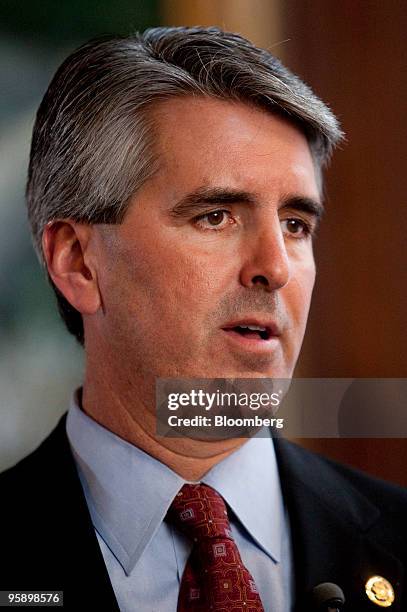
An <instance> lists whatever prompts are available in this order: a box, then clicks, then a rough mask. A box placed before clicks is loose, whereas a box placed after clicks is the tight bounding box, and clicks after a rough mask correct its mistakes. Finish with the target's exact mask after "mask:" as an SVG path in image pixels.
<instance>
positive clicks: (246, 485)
mask: <svg viewBox="0 0 407 612" xmlns="http://www.w3.org/2000/svg"><path fill="white" fill-rule="evenodd" d="M67 434H68V438H69V441H70V444H71V448H72V452H73V455H74V458H75V461H76V464H77V467H78V473H79V477H80V480H81V483H82V486H83V489H84V492H85V496H86V501H87V504H88V507H89V511H90V515H91V518H92V521H93V524H94V527H95V529H96V530H97V531H98V533H99V534H100V536H101V537H102V538H103V540H104V541H105V542H106V544H107V545H108V546H109V548H110V550H111V551H112V553H113V554H114V555H115V557H116V558H117V559H118V561H119V562H120V564H121V565H122V567H123V569H124V571H125V572H126V574H130V573H131V571H132V569H133V568H134V566H135V565H136V563H137V561H138V560H139V558H140V557H141V555H142V553H143V551H144V550H145V548H146V547H147V545H148V543H149V542H150V541H151V539H152V538H153V537H154V535H155V533H156V531H157V530H158V528H159V527H160V525H161V523H162V521H163V520H164V518H165V515H166V513H167V510H168V508H169V506H170V505H171V502H172V500H173V499H174V497H175V495H176V493H177V492H178V491H179V489H180V488H181V487H182V485H183V484H185V482H186V481H185V480H184V479H183V478H182V477H181V476H179V475H178V474H176V473H175V472H173V471H172V470H171V469H170V468H169V467H167V466H166V465H165V464H163V463H161V462H160V461H158V460H157V459H154V458H153V457H151V456H150V455H148V454H147V453H145V452H144V451H142V450H141V449H139V448H137V447H136V446H134V445H132V444H130V443H128V442H126V441H125V440H123V439H122V438H119V437H118V436H117V435H115V434H114V433H113V432H111V431H109V430H108V429H106V428H104V427H103V426H102V425H100V424H99V423H97V422H96V421H94V420H93V419H91V418H90V417H89V416H88V415H86V414H85V413H84V412H83V410H81V409H80V408H79V406H78V395H77V394H75V395H74V397H73V399H72V402H71V406H70V409H69V412H68V417H67ZM101 449H102V450H101ZM264 466H267V469H264ZM202 482H204V483H205V484H207V485H209V486H211V487H213V488H214V489H216V490H217V491H218V492H219V493H220V494H221V495H222V496H223V497H224V499H225V500H226V502H227V503H228V504H229V506H230V507H231V509H232V510H233V512H234V514H235V515H236V516H237V518H238V519H239V520H240V521H241V523H242V524H243V525H244V527H245V528H246V529H247V531H248V532H249V533H250V535H251V536H252V538H253V539H254V540H255V542H256V543H257V544H258V545H259V546H260V547H261V548H262V549H263V550H264V551H265V552H266V553H267V554H268V555H269V556H270V557H271V558H272V559H274V561H276V562H279V561H280V558H281V534H282V525H283V520H284V508H283V502H282V495H281V488H280V481H279V476H278V469H277V462H276V458H275V454H274V446H273V443H272V440H271V438H270V437H267V438H261V437H258V436H256V437H254V438H252V439H250V440H248V441H247V442H246V443H245V444H244V445H243V446H242V447H240V448H239V449H238V450H237V451H235V452H234V453H232V454H231V455H229V456H228V457H227V458H225V459H224V460H223V461H221V462H220V463H218V464H217V465H216V466H214V467H213V468H212V469H211V470H210V471H209V472H208V473H207V474H206V475H205V476H204V477H203V478H202ZM151 483H159V486H151ZM259 509H261V511H259Z"/></svg>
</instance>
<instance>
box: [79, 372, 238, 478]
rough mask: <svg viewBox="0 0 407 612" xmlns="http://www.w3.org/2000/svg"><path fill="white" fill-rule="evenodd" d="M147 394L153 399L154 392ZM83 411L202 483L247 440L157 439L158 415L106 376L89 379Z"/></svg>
mask: <svg viewBox="0 0 407 612" xmlns="http://www.w3.org/2000/svg"><path fill="white" fill-rule="evenodd" d="M101 381H102V382H101ZM146 395H148V396H150V397H151V396H153V394H152V393H149V394H146ZM150 406H151V404H150ZM82 409H83V410H84V412H85V413H86V414H87V415H88V416H90V417H91V418H92V419H94V420H95V421H96V422H97V423H99V424H100V425H102V426H103V427H105V428H106V429H109V430H110V431H112V432H113V433H114V434H116V435H117V436H119V437H120V438H122V439H123V440H126V442H129V443H130V444H133V445H134V446H137V447H138V448H140V449H141V450H143V451H144V452H146V453H148V454H149V455H151V456H152V457H154V458H155V459H158V461H161V462H162V463H164V464H165V465H167V466H168V467H169V468H170V469H172V470H173V471H174V472H176V473H177V474H179V475H180V476H182V478H185V480H189V481H198V480H200V479H201V478H202V476H203V475H204V474H206V472H208V471H209V470H210V469H211V468H212V467H213V466H214V465H216V464H217V463H219V462H220V461H222V460H223V459H225V458H226V457H227V456H228V455H230V454H231V453H233V452H234V451H235V450H237V449H238V448H239V447H240V446H242V444H244V442H245V441H247V440H246V439H245V438H235V439H231V440H217V441H210V442H206V441H200V440H192V439H190V438H186V437H185V438H168V437H161V436H158V435H157V434H156V417H155V414H154V413H153V412H152V411H151V408H150V410H148V409H147V408H146V402H143V400H142V398H141V397H140V394H138V395H136V394H135V393H131V390H127V391H126V392H123V390H120V389H116V388H113V387H112V386H109V384H107V381H106V379H103V377H97V380H93V379H92V377H91V376H86V378H85V383H84V386H83V393H82Z"/></svg>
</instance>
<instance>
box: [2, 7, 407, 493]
mask: <svg viewBox="0 0 407 612" xmlns="http://www.w3.org/2000/svg"><path fill="white" fill-rule="evenodd" d="M153 25H218V26H221V27H223V28H225V29H228V30H233V31H237V32H239V33H241V34H243V35H245V36H246V37H248V38H250V39H251V40H253V41H254V42H255V43H257V44H258V45H260V46H264V47H267V48H269V49H270V50H271V51H272V52H273V53H274V54H275V55H277V56H278V57H280V58H281V59H282V60H283V62H284V63H286V64H287V65H288V67H290V68H291V69H292V70H293V71H294V72H296V73H298V74H299V75H300V76H301V77H302V78H303V79H304V80H305V81H306V82H308V83H309V84H310V85H311V86H312V88H313V89H314V90H315V92H316V93H317V94H318V95H320V96H321V97H322V99H323V100H324V101H325V102H328V103H329V105H330V106H331V107H332V108H333V110H334V111H335V113H336V114H337V115H338V117H339V118H340V120H341V122H342V125H343V128H344V130H345V132H346V134H347V143H346V144H345V145H344V146H343V147H342V150H340V151H338V152H337V153H336V155H335V157H334V161H333V164H332V166H331V168H330V169H329V171H328V173H327V178H326V191H327V200H326V205H327V215H326V217H325V220H324V222H323V224H322V227H321V230H320V232H319V236H318V238H317V242H316V257H317V263H318V270H319V274H318V281H317V286H316V290H315V294H314V300H313V306H312V310H311V315H310V322H309V326H308V332H307V335H306V340H305V344H304V347H303V351H302V355H301V359H300V362H299V364H298V367H297V371H296V375H297V376H303V377H351V378H406V377H407V348H406V347H407V326H406V324H405V317H406V313H407V247H406V245H407V240H406V238H407V212H406V210H407V203H406V196H405V194H406V193H407V185H406V182H407V171H406V169H405V160H406V159H407V155H406V153H407V151H406V135H405V132H406V129H405V112H406V107H405V104H406V103H405V100H406V97H407V69H406V49H407V47H406V42H405V32H406V31H407V4H406V3H405V2H402V1H397V0H388V1H387V2H386V3H384V2H382V1H381V0H365V1H364V2H354V1H353V0H342V1H341V2H337V1H335V0H302V1H301V2H296V1H295V0H183V1H182V0H115V2H112V1H111V0H59V1H58V2H57V3H56V2H51V0H29V1H28V0H27V1H22V0H21V1H16V0H2V3H1V5H0V82H1V94H2V95H1V98H0V469H4V468H6V467H8V466H10V465H12V464H13V463H14V462H15V461H17V460H18V459H19V458H21V457H22V456H23V455H25V454H27V452H29V451H31V450H32V449H34V448H35V447H36V446H37V444H38V443H39V442H40V441H41V440H42V439H43V438H44V437H45V435H46V434H47V433H48V432H49V431H50V430H51V428H52V427H53V426H54V425H55V424H56V422H57V420H58V418H59V417H60V415H61V414H62V413H63V412H64V411H65V410H66V409H67V406H68V402H69V398H70V394H71V391H72V389H73V388H74V387H75V386H77V385H78V384H80V382H81V371H82V364H83V357H82V351H81V349H80V348H79V347H78V346H77V345H76V342H75V340H74V339H73V338H72V337H71V336H70V335H69V334H68V333H67V332H65V329H64V326H63V324H62V323H61V322H60V321H59V318H58V315H57V313H56V309H55V305H54V298H53V294H52V292H51V290H50V289H49V287H48V286H47V283H46V281H45V277H44V273H43V271H42V270H41V268H40V266H39V264H38V263H37V261H36V258H35V255H34V252H33V249H32V247H31V242H30V236H29V231H28V225H27V221H26V213H25V205H24V188H25V176H26V169H27V160H28V152H29V144H30V136H31V129H32V125H33V121H34V117H35V112H36V109H37V107H38V105H39V103H40V100H41V98H42V95H43V94H44V92H45V89H46V87H47V85H48V83H49V81H50V79H51V77H52V75H53V73H54V71H55V69H56V68H57V66H58V65H59V64H60V63H61V61H62V60H63V59H64V57H65V56H66V55H67V54H68V53H69V52H70V51H72V50H73V49H74V48H75V47H77V46H78V45H79V44H81V43H83V42H84V41H86V40H87V39H89V38H91V37H93V36H97V35H100V34H109V33H110V34H114V33H123V34H126V33H129V32H131V31H134V30H143V29H144V28H146V27H148V26H153ZM358 402H359V404H360V406H359V409H360V410H361V411H362V412H361V414H363V413H364V412H365V413H366V418H369V417H368V409H369V402H368V401H363V397H362V398H360V397H359V396H358ZM406 403H407V402H406ZM389 406H390V405H389ZM387 409H388V408H386V402H384V404H383V410H384V411H386V410H387ZM363 411H364V412H363ZM405 414H406V416H405V418H407V411H406V413H405ZM300 442H301V443H302V444H304V445H306V446H308V447H309V448H312V449H314V450H317V451H319V452H322V453H324V454H326V455H329V456H331V457H333V458H337V459H339V460H341V461H343V462H346V463H349V464H352V465H355V466H357V467H360V468H362V469H365V470H367V471H369V472H371V473H373V474H376V475H378V476H381V477H384V478H386V479H389V480H394V481H396V482H399V483H401V484H404V486H407V469H406V466H407V441H406V440H405V439H392V440H390V439H366V438H365V439H315V440H314V439H304V440H301V441H300Z"/></svg>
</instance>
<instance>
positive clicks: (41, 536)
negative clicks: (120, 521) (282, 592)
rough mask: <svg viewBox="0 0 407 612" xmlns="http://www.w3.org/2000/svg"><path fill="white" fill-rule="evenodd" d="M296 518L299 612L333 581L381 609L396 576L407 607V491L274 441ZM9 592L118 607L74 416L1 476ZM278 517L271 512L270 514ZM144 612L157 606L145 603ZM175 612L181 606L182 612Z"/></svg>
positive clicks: (401, 606) (0, 521)
mask: <svg viewBox="0 0 407 612" xmlns="http://www.w3.org/2000/svg"><path fill="white" fill-rule="evenodd" d="M275 446H276V453H277V460H278V464H279V470H280V476H281V482H282V486H283V492H284V497H285V501H286V504H287V508H288V511H289V515H290V521H291V529H292V538H293V549H294V564H295V578H296V608H295V609H296V610H304V611H308V610H312V609H313V607H312V606H311V605H310V603H307V599H306V594H307V592H308V591H309V590H310V589H311V588H312V587H314V586H315V585H317V584H319V583H321V582H325V581H329V582H334V583H336V584H338V585H340V586H341V588H342V589H343V591H344V593H345V596H346V599H347V606H346V610H348V611H352V612H364V611H366V612H367V611H368V610H371V611H373V610H376V611H378V610H379V609H380V608H379V607H378V606H377V605H375V604H373V603H371V602H370V601H369V600H368V598H367V596H366V594H365V592H364V585H365V583H366V580H367V579H368V577H370V576H372V575H376V574H378V575H381V576H383V577H385V578H387V580H389V581H390V582H391V584H392V585H393V587H394V589H395V593H396V599H395V602H394V604H393V606H392V607H391V610H394V611H396V610H397V611H402V610H403V611H407V597H406V594H405V593H404V594H403V573H404V571H405V569H406V565H407V536H406V531H407V530H406V525H405V522H406V518H407V490H405V489H401V488H399V487H396V486H394V485H391V484H388V483H385V482H383V481H379V480H376V479H373V478H370V477H368V476H366V475H365V474H362V473H360V472H357V471H354V470H351V469H349V468H346V467H344V466H341V465H338V464H335V463H332V462H330V461H328V460H326V459H323V458H321V457H319V456H317V455H315V454H312V453H309V452H307V451H305V450H304V449H302V448H300V447H298V446H296V445H294V444H291V443H289V442H287V441H286V440H283V439H276V440H275ZM0 496H1V497H0V499H1V505H0V531H1V535H0V538H1V540H0V590H13V589H15V590H30V589H35V590H45V591H48V590H62V591H64V609H65V610H82V609H83V610H87V611H90V610H92V611H93V610H95V611H96V610H97V611H98V612H102V611H109V612H113V611H117V610H119V608H118V605H117V602H116V599H115V596H114V593H113V590H112V586H111V583H110V580H109V576H108V573H107V570H106V567H105V564H104V561H103V557H102V554H101V552H100V549H99V544H98V542H97V539H96V536H95V533H94V529H93V526H92V523H91V519H90V516H89V512H88V509H87V505H86V501H85V497H84V494H83V492H82V487H81V484H80V481H79V479H78V476H77V472H76V466H75V463H74V460H73V457H72V454H71V451H70V447H69V443H68V439H67V436H66V432H65V416H64V417H62V419H61V421H60V422H59V424H58V426H57V427H56V429H55V430H54V431H53V432H52V433H51V434H50V436H49V437H48V438H47V439H46V440H45V441H44V442H43V443H42V444H41V446H40V447H39V448H38V449H37V450H36V451H34V452H33V453H32V454H30V455H29V456H28V457H26V458H25V459H23V460H22V461H20V462H19V463H18V464H17V465H16V466H14V467H13V468H11V469H9V470H7V471H6V472H3V474H1V475H0ZM270 520H272V517H270ZM134 610H135V611H137V612H154V611H153V610H151V611H145V610H139V609H138V607H137V602H136V601H135V602H134ZM174 612H175V611H174Z"/></svg>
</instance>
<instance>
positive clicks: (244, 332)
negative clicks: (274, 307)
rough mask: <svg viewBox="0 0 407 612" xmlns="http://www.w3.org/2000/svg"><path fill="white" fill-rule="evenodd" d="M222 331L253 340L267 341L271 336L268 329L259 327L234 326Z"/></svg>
mask: <svg viewBox="0 0 407 612" xmlns="http://www.w3.org/2000/svg"><path fill="white" fill-rule="evenodd" d="M223 330H224V331H226V332H229V333H235V334H239V336H241V337H243V338H248V339H253V340H269V339H270V338H271V336H272V333H271V329H270V328H269V327H262V326H260V325H235V326H234V327H227V328H223Z"/></svg>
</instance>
